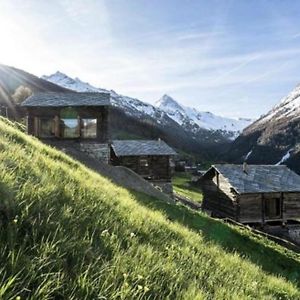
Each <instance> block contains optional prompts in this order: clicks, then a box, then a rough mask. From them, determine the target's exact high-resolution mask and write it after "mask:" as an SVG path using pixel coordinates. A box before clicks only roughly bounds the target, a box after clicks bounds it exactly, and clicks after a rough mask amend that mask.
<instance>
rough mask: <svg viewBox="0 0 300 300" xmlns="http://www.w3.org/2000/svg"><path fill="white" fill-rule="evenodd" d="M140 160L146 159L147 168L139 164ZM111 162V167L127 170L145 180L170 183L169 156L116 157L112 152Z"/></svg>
mask: <svg viewBox="0 0 300 300" xmlns="http://www.w3.org/2000/svg"><path fill="white" fill-rule="evenodd" d="M142 159H147V161H148V167H145V166H143V165H142V164H141V160H142ZM111 160H112V164H113V165H116V166H123V167H126V168H129V169H131V170H132V171H134V172H136V173H137V174H139V175H141V176H143V177H145V178H146V179H150V180H166V181H171V177H172V174H171V173H172V172H171V168H170V157H169V156H149V155H148V156H123V157H116V155H115V154H114V152H113V151H112V153H111Z"/></svg>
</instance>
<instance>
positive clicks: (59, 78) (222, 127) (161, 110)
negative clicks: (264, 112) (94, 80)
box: [42, 71, 251, 139]
mask: <svg viewBox="0 0 300 300" xmlns="http://www.w3.org/2000/svg"><path fill="white" fill-rule="evenodd" d="M42 78H43V79H45V80H47V81H50V82H52V83H55V84H57V85H60V86H62V87H65V88H68V89H71V90H74V91H77V92H109V93H110V94H111V99H112V104H113V105H114V106H116V107H119V108H121V109H123V110H124V111H125V112H126V113H127V114H129V115H132V116H135V117H138V118H143V117H145V115H146V116H150V117H152V118H153V119H155V121H156V122H157V123H158V124H162V125H163V124H164V123H166V122H169V121H170V119H172V120H173V121H175V122H176V123H177V124H179V125H180V126H182V127H183V128H184V129H185V130H187V131H192V133H193V134H196V133H197V132H198V131H199V130H203V129H206V130H210V131H217V130H218V131H222V133H224V136H226V138H230V139H233V138H235V137H236V136H237V135H238V134H239V133H240V132H241V131H242V130H243V129H244V128H245V127H246V126H248V125H249V124H250V123H251V120H248V119H239V120H235V119H230V118H224V117H220V116H216V115H214V114H212V113H210V112H199V111H197V110H196V109H194V108H189V107H185V106H183V105H181V104H179V103H178V102H177V101H176V100H174V99H173V98H171V97H170V96H168V95H164V96H163V97H162V98H161V99H160V100H159V101H158V102H157V103H156V105H155V106H153V105H151V104H148V103H145V102H143V101H140V100H138V99H135V98H131V97H127V96H123V95H120V94H118V93H116V92H115V91H113V90H110V91H108V90H106V89H102V88H96V87H94V86H92V85H90V84H89V83H86V82H83V81H81V80H80V79H79V78H75V79H73V78H71V77H69V76H67V75H65V74H63V73H61V72H59V71H57V72H56V73H54V74H52V75H49V76H43V77H42Z"/></svg>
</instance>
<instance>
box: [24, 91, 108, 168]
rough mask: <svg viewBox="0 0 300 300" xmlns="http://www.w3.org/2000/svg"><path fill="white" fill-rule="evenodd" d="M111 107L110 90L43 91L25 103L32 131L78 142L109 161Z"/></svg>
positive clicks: (65, 140)
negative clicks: (79, 91)
mask: <svg viewBox="0 0 300 300" xmlns="http://www.w3.org/2000/svg"><path fill="white" fill-rule="evenodd" d="M109 106H110V94H108V93H75V92H42V93H37V94H34V95H32V96H30V97H29V98H27V99H26V100H25V101H24V102H23V103H22V107H24V108H25V109H26V110H27V130H28V133H29V134H31V135H34V136H36V137H38V138H40V139H43V140H46V141H47V140H52V141H56V142H59V141H64V142H65V143H66V142H69V143H73V144H77V145H78V146H79V147H80V149H81V150H83V151H85V152H87V153H88V154H91V155H92V156H94V157H95V158H97V159H100V160H103V161H106V162H108V160H109V153H110V150H109V139H110V137H109V120H108V119H109Z"/></svg>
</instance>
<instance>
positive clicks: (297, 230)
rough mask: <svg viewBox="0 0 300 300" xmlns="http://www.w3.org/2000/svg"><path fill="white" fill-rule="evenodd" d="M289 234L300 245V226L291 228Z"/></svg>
mask: <svg viewBox="0 0 300 300" xmlns="http://www.w3.org/2000/svg"><path fill="white" fill-rule="evenodd" d="M288 235H289V238H290V239H291V240H292V241H293V242H294V243H296V244H298V245H300V226H298V227H294V228H293V227H292V228H289V229H288Z"/></svg>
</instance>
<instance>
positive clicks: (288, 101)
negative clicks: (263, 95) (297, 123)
mask: <svg viewBox="0 0 300 300" xmlns="http://www.w3.org/2000/svg"><path fill="white" fill-rule="evenodd" d="M299 113H300V84H299V85H297V86H296V87H295V88H294V89H293V90H292V91H291V92H290V93H289V94H288V95H287V96H286V97H284V98H283V99H282V100H281V101H280V102H279V104H278V105H276V106H275V107H274V108H273V109H272V110H270V111H269V112H268V113H267V114H266V115H264V116H263V117H262V118H260V120H258V122H257V124H256V125H262V124H265V123H266V122H269V120H271V119H274V118H276V119H277V120H280V119H282V118H289V119H293V118H298V117H299Z"/></svg>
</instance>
